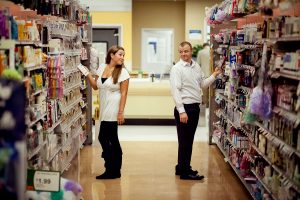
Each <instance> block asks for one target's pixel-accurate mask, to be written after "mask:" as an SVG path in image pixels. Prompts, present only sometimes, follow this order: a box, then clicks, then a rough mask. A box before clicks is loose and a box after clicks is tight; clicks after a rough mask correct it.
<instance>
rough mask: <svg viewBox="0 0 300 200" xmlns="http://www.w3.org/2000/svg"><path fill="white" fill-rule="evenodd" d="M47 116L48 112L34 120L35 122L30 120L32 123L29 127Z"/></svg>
mask: <svg viewBox="0 0 300 200" xmlns="http://www.w3.org/2000/svg"><path fill="white" fill-rule="evenodd" d="M45 116H47V113H44V114H42V115H41V116H40V117H39V118H38V119H36V120H34V121H33V122H30V124H29V125H28V127H32V126H33V125H35V124H36V123H37V122H38V121H40V120H42V119H43V118H44V117H45Z"/></svg>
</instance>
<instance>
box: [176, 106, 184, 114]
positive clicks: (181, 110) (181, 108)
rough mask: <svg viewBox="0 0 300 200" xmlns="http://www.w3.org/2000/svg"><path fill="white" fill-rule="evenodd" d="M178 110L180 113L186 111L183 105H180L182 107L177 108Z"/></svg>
mask: <svg viewBox="0 0 300 200" xmlns="http://www.w3.org/2000/svg"><path fill="white" fill-rule="evenodd" d="M177 110H178V112H179V113H184V112H185V109H184V107H183V106H182V107H180V108H177Z"/></svg>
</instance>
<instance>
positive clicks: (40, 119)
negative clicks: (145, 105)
mask: <svg viewBox="0 0 300 200" xmlns="http://www.w3.org/2000/svg"><path fill="white" fill-rule="evenodd" d="M68 2H69V3H70V5H69V8H70V9H69V11H70V12H67V13H65V14H67V16H64V18H63V17H62V16H61V14H62V13H60V14H59V15H60V17H58V16H59V15H57V16H51V15H47V17H45V16H41V15H39V14H37V11H30V17H28V18H27V14H28V10H25V9H24V8H23V7H22V6H21V5H15V4H14V3H13V2H10V1H3V2H2V1H1V5H0V9H1V10H2V9H5V10H6V11H8V12H6V13H8V14H9V15H11V16H14V17H15V18H16V19H17V20H22V19H26V24H27V23H28V24H30V23H32V27H31V29H30V31H28V30H27V28H28V27H26V25H24V26H20V27H21V28H23V29H22V30H24V31H23V32H19V33H17V35H18V40H14V39H9V38H8V37H6V39H3V38H4V37H1V38H2V39H1V40H0V49H3V50H5V53H6V54H7V57H8V58H7V60H8V61H9V62H7V63H8V66H7V67H9V68H12V69H17V70H18V71H19V72H20V74H21V75H22V76H24V81H23V82H24V83H27V85H28V86H29V87H28V88H27V90H26V95H27V100H26V101H27V102H26V108H27V112H26V113H27V114H26V127H27V129H26V137H27V152H28V155H27V156H25V157H26V158H27V166H28V168H30V169H37V170H49V171H60V172H61V174H62V176H63V177H68V178H69V179H72V180H75V181H77V182H79V169H76V170H77V172H78V173H77V175H75V176H74V175H73V174H71V175H69V174H67V173H66V172H67V170H68V169H69V168H70V167H71V166H72V164H73V161H75V162H76V158H77V160H79V158H80V149H81V148H82V147H83V142H84V141H86V138H90V139H91V138H92V137H91V134H92V130H91V124H90V122H91V117H90V116H89V114H91V108H90V107H89V105H91V104H90V103H89V102H88V101H87V99H88V97H89V96H91V95H90V94H89V92H91V90H90V88H89V87H90V86H89V85H86V84H82V81H81V73H80V72H79V70H78V69H77V65H78V64H79V63H80V62H81V57H83V56H84V62H87V63H88V62H89V52H90V51H89V48H90V46H91V45H90V41H91V30H90V29H91V20H90V16H89V13H88V12H89V11H88V9H86V8H83V7H82V6H81V5H79V3H78V1H77V0H72V1H68ZM53 3H58V4H61V3H62V1H61V2H59V1H58V2H54V1H53ZM61 6H62V5H61ZM53 8H54V7H53ZM53 8H51V9H53ZM9 9H10V10H9ZM58 12H61V10H60V11H58ZM51 14H53V13H51ZM28 16H29V15H28ZM19 23H21V24H22V23H23V21H20V22H19V21H17V23H16V24H17V25H19ZM20 27H18V28H20ZM23 34H24V35H23ZM34 34H37V35H38V37H34V36H33V35H34ZM37 35H36V36H37ZM9 36H10V35H9ZM31 38H35V39H34V40H33V41H31ZM82 48H85V49H86V51H85V52H86V54H85V55H83V51H82V50H83V49H82ZM6 51H7V52H6ZM43 54H44V55H43ZM45 55H46V56H47V58H46V60H47V61H46V62H45V61H44V60H43V59H45ZM51 58H54V59H55V58H59V59H61V60H59V61H60V62H59V63H51ZM56 61H57V60H56ZM88 64H89V63H88ZM53 66H55V67H54V68H51V67H53ZM86 66H89V65H86ZM58 68H59V70H57V69H58ZM51 70H53V71H51ZM54 76H55V78H58V79H55V78H53V77H54ZM59 81H61V82H59ZM82 101H85V102H84V103H82ZM87 124H89V125H87ZM76 164H77V163H76ZM76 164H75V165H76Z"/></svg>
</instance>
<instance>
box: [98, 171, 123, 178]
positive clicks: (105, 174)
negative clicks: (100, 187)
mask: <svg viewBox="0 0 300 200" xmlns="http://www.w3.org/2000/svg"><path fill="white" fill-rule="evenodd" d="M120 177H121V173H109V172H104V173H103V174H101V175H99V176H96V179H115V178H120Z"/></svg>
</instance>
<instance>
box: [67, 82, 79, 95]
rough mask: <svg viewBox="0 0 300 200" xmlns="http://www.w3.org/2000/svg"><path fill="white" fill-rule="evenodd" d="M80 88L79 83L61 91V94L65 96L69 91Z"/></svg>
mask: <svg viewBox="0 0 300 200" xmlns="http://www.w3.org/2000/svg"><path fill="white" fill-rule="evenodd" d="M80 86H81V82H79V83H77V84H74V85H72V86H70V87H68V88H66V89H65V90H63V94H64V95H66V94H67V93H69V92H70V91H71V90H73V89H75V88H77V87H80Z"/></svg>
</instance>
